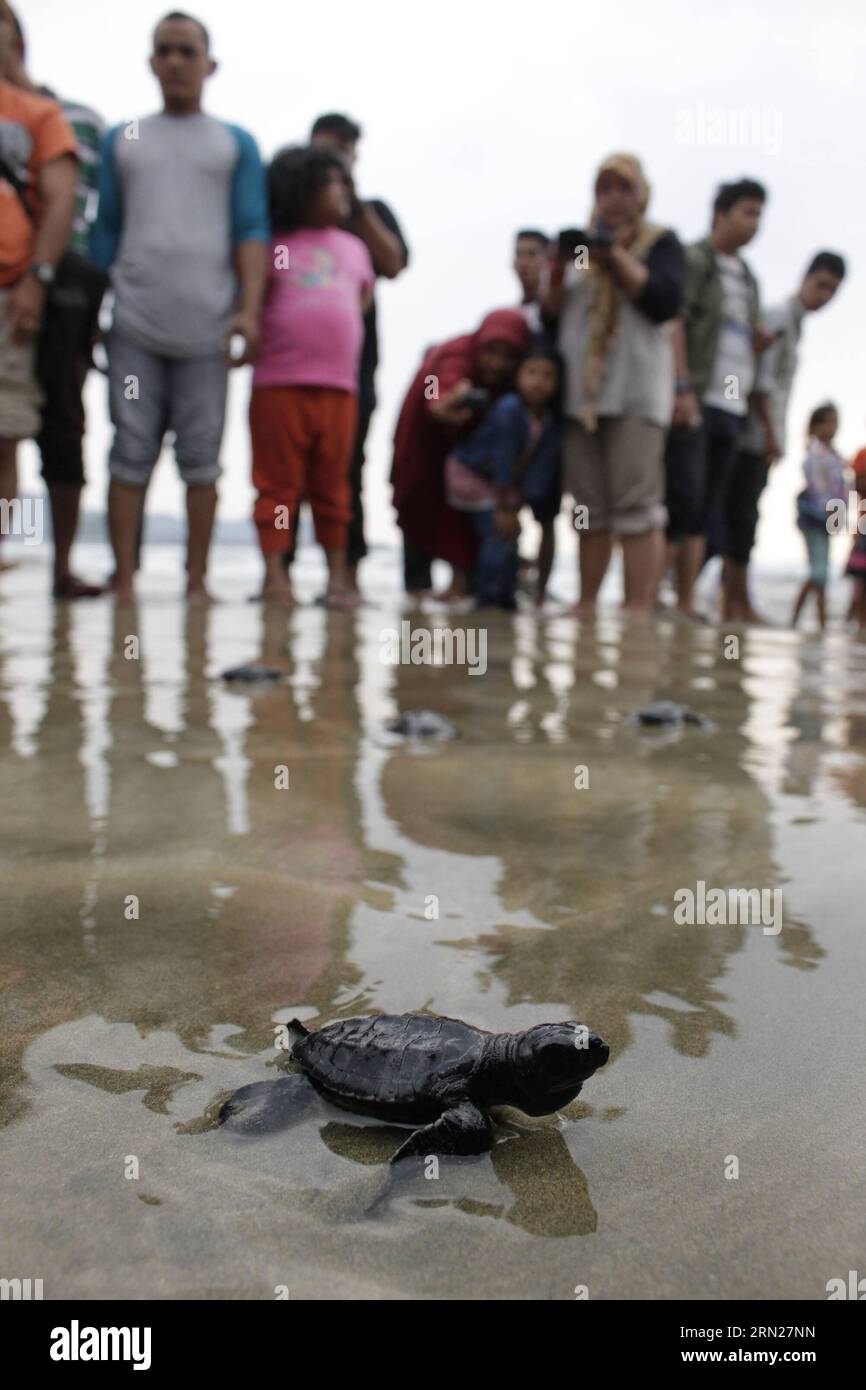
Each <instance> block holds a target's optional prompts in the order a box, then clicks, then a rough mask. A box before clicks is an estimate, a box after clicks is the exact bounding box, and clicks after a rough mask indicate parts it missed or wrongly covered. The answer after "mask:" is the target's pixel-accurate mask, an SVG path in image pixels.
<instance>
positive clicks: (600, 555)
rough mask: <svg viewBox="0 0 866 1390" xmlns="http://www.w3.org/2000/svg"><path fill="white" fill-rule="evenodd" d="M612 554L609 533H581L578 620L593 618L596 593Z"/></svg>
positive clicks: (611, 538)
mask: <svg viewBox="0 0 866 1390" xmlns="http://www.w3.org/2000/svg"><path fill="white" fill-rule="evenodd" d="M612 554H613V537H612V536H611V534H610V531H582V532H581V535H580V551H579V554H578V573H579V575H580V598H579V600H578V602H577V605H576V608H575V614H576V616H577V617H579V618H592V617H594V616H595V609H596V603H597V601H598V591H599V589H600V588H601V586H602V583H603V581H604V576H605V575H606V574H607V570H608V566H609V564H610V557H611V555H612Z"/></svg>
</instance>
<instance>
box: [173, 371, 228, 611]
mask: <svg viewBox="0 0 866 1390" xmlns="http://www.w3.org/2000/svg"><path fill="white" fill-rule="evenodd" d="M227 387H228V368H227V367H226V364H225V360H224V358H223V355H222V353H211V354H210V355H209V356H207V357H187V358H178V359H175V360H174V361H172V362H171V363H170V365H169V399H168V411H169V425H170V428H171V429H173V430H174V432H175V441H174V453H175V458H176V459H177V466H178V471H179V472H180V476H181V477H182V479H183V481H184V482H185V483H186V487H187V500H186V514H187V521H188V532H187V551H186V570H187V583H186V592H187V597H188V598H190V599H192V600H193V601H195V602H204V603H207V602H208V601H209V599H210V595H209V593H208V590H207V563H208V555H209V552H210V543H211V536H212V535H213V524H214V517H215V515H216V505H217V491H216V482H217V478H218V477H219V474H220V461H219V455H220V445H221V443H222V434H223V425H224V422H225V409H226V390H227Z"/></svg>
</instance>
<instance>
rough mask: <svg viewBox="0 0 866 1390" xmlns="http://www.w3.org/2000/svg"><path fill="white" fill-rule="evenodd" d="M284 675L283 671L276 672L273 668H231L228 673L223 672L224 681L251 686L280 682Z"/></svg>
mask: <svg viewBox="0 0 866 1390" xmlns="http://www.w3.org/2000/svg"><path fill="white" fill-rule="evenodd" d="M284 675H285V672H284V671H278V670H277V668H276V667H275V666H256V665H255V664H251V665H249V666H232V667H231V668H230V669H229V670H228V671H223V673H222V678H223V680H224V681H239V682H242V683H243V684H246V685H252V684H254V683H255V682H256V681H281V680H282V679H283V676H284Z"/></svg>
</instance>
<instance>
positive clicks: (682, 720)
mask: <svg viewBox="0 0 866 1390" xmlns="http://www.w3.org/2000/svg"><path fill="white" fill-rule="evenodd" d="M636 717H637V719H638V720H639V722H640V723H641V724H697V725H699V726H700V727H701V728H702V729H711V728H712V727H713V723H712V720H711V719H706V718H705V717H704V716H703V715H702V714H695V712H694V711H693V710H690V709H688V708H687V707H686V706H685V705H677V704H674V701H673V700H654V701H653V703H652V704H651V705H644V706H643V708H642V709H639V710H638V712H637V716H636Z"/></svg>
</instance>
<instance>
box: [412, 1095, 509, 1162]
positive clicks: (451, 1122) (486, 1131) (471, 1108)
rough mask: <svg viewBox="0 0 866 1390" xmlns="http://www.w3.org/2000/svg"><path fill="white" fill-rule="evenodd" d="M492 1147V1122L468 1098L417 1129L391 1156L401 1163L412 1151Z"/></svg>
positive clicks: (467, 1151)
mask: <svg viewBox="0 0 866 1390" xmlns="http://www.w3.org/2000/svg"><path fill="white" fill-rule="evenodd" d="M492 1147H493V1125H492V1124H491V1122H490V1116H489V1115H485V1113H484V1111H483V1110H479V1109H478V1106H477V1105H473V1103H472V1101H470V1100H465V1101H463V1102H462V1103H461V1104H460V1105H455V1106H454V1107H453V1108H452V1109H451V1110H445V1111H444V1112H443V1113H442V1114H441V1115H440V1116H439V1119H438V1120H436V1121H434V1123H433V1124H432V1125H425V1126H424V1127H423V1129H416V1130H415V1133H414V1134H412V1135H410V1136H409V1138H408V1139H407V1140H406V1142H405V1144H401V1145H400V1147H399V1149H398V1150H397V1152H396V1153H395V1154H394V1156H393V1158H392V1159H391V1162H392V1163H399V1162H400V1159H401V1158H410V1157H411V1156H412V1155H413V1154H415V1155H418V1154H420V1155H423V1156H424V1157H426V1156H427V1155H428V1154H483V1153H487V1151H488V1149H491V1148H492Z"/></svg>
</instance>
